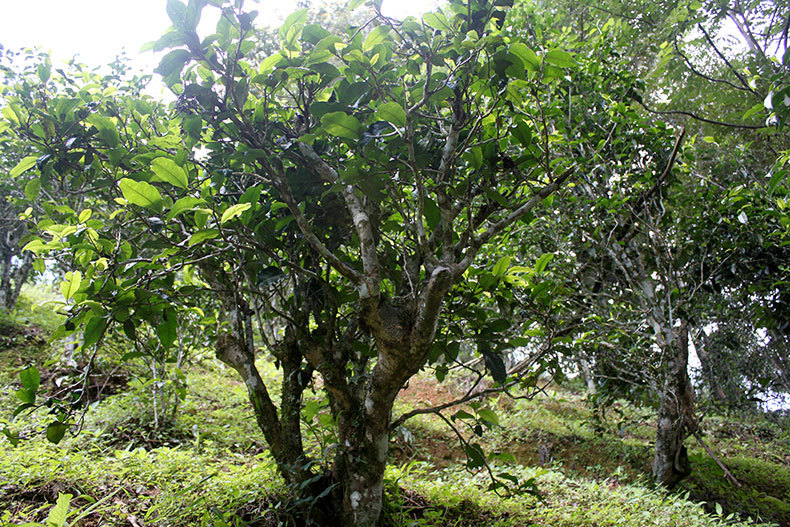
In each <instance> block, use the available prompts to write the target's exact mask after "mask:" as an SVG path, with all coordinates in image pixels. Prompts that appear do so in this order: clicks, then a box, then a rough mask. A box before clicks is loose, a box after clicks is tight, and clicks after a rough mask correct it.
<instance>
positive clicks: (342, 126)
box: [321, 112, 362, 139]
mask: <svg viewBox="0 0 790 527" xmlns="http://www.w3.org/2000/svg"><path fill="white" fill-rule="evenodd" d="M321 126H322V127H323V128H324V130H326V132H327V133H328V134H329V135H333V136H335V137H342V138H344V139H357V138H358V137H359V134H360V133H362V124H361V123H360V122H359V121H358V120H357V118H356V117H353V116H351V115H348V114H347V113H345V112H332V113H328V114H325V115H324V116H323V117H321Z"/></svg>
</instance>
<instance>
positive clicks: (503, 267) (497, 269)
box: [491, 256, 513, 277]
mask: <svg viewBox="0 0 790 527" xmlns="http://www.w3.org/2000/svg"><path fill="white" fill-rule="evenodd" d="M511 260H513V258H512V257H510V256H503V257H502V258H500V259H499V261H497V263H496V264H494V268H493V269H491V273H493V275H494V276H497V277H499V276H504V274H505V272H506V271H507V268H508V267H510V262H511Z"/></svg>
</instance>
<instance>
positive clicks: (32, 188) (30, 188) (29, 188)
mask: <svg viewBox="0 0 790 527" xmlns="http://www.w3.org/2000/svg"><path fill="white" fill-rule="evenodd" d="M40 191H41V178H35V179H31V180H30V181H28V182H27V185H25V197H26V198H27V199H28V200H30V201H33V200H34V199H36V197H38V193H39V192H40Z"/></svg>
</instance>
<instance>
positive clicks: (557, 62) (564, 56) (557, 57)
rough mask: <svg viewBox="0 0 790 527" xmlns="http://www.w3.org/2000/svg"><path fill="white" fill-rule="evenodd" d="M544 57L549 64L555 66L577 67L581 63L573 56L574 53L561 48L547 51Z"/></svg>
mask: <svg viewBox="0 0 790 527" xmlns="http://www.w3.org/2000/svg"><path fill="white" fill-rule="evenodd" d="M543 59H544V60H545V61H546V62H548V63H549V64H553V65H554V66H557V67H560V68H575V67H577V66H578V65H579V63H578V62H576V59H574V58H573V55H571V54H570V53H568V52H567V51H562V50H559V49H552V50H549V51H547V52H546V54H545V55H544V56H543Z"/></svg>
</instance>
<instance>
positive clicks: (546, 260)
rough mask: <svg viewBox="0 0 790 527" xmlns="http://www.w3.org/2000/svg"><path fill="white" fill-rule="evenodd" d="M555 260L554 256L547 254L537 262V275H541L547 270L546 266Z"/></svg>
mask: <svg viewBox="0 0 790 527" xmlns="http://www.w3.org/2000/svg"><path fill="white" fill-rule="evenodd" d="M553 258H554V255H553V254H551V253H546V254H544V255H542V256H541V257H540V258H538V261H537V262H535V274H540V273H542V272H543V270H544V269H546V266H547V265H549V262H550V261H551V260H552V259H553Z"/></svg>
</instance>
